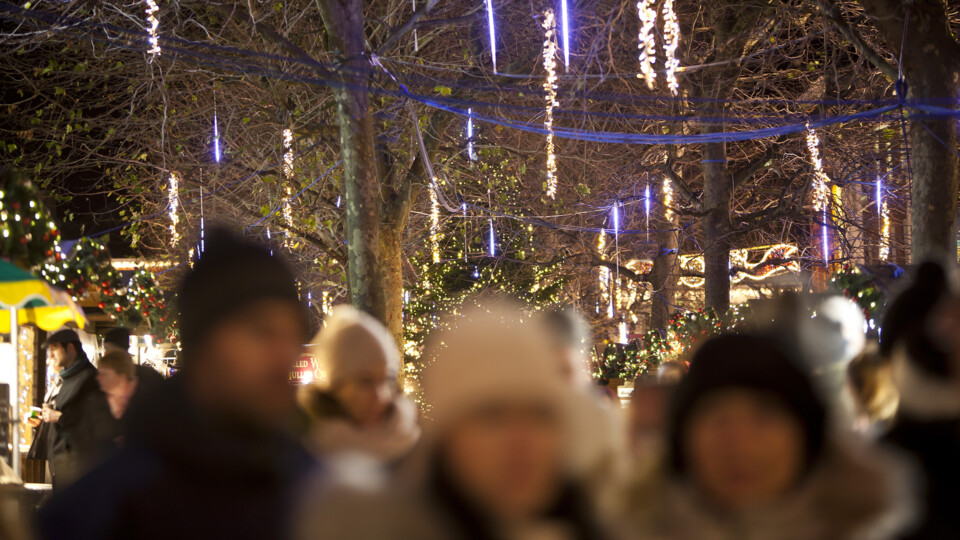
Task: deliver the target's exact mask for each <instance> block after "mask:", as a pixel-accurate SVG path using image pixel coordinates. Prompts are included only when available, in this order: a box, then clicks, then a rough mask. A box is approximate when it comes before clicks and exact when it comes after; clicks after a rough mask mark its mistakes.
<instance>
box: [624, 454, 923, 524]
mask: <svg viewBox="0 0 960 540" xmlns="http://www.w3.org/2000/svg"><path fill="white" fill-rule="evenodd" d="M825 451H826V453H825V455H824V457H823V459H822V460H821V461H820V463H819V465H817V467H816V468H815V469H814V470H813V471H812V472H811V473H810V475H809V477H808V478H807V479H806V480H805V481H804V482H803V484H802V485H801V486H799V487H798V489H797V490H796V491H794V492H793V493H792V494H790V495H788V496H787V497H785V498H784V500H782V501H780V502H778V503H776V504H773V505H770V506H768V507H764V508H757V509H754V510H751V511H748V512H740V513H736V514H732V513H728V512H727V513H725V512H721V511H719V510H717V509H715V508H713V507H711V506H710V505H709V504H708V503H706V502H704V501H703V499H701V498H700V496H699V495H698V494H697V493H695V491H694V489H693V488H692V487H691V486H689V485H687V484H686V483H684V482H682V481H681V480H678V479H675V478H671V477H669V476H667V473H666V468H665V467H658V468H656V469H655V471H654V472H653V473H652V474H648V476H647V477H646V478H643V479H639V480H638V481H637V482H636V483H635V484H634V486H633V488H632V489H631V490H630V493H629V496H628V497H627V498H626V499H625V500H626V501H628V502H627V504H628V505H629V508H627V509H626V515H627V518H626V519H625V520H622V521H623V522H625V523H627V524H628V527H627V529H626V530H625V534H624V535H623V536H624V537H625V538H638V539H639V538H642V539H654V540H812V539H818V540H819V539H830V540H861V539H862V540H874V539H876V540H882V539H888V538H892V537H894V535H895V534H896V533H897V532H899V531H902V530H903V529H904V527H905V526H906V525H908V524H909V523H910V521H911V518H912V515H913V512H912V509H911V507H910V506H911V505H910V502H909V501H910V497H909V493H910V489H911V482H910V475H909V474H908V473H907V471H906V469H905V468H904V465H903V464H901V463H900V462H899V460H897V459H896V458H895V457H894V456H892V455H888V454H887V453H884V452H881V451H878V450H876V449H867V448H856V447H854V445H853V443H849V442H844V443H838V442H835V441H831V442H830V443H828V446H827V448H826V449H825Z"/></svg>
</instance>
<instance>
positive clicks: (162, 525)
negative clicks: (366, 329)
mask: <svg viewBox="0 0 960 540" xmlns="http://www.w3.org/2000/svg"><path fill="white" fill-rule="evenodd" d="M177 308H178V310H179V316H180V331H181V337H182V347H183V349H182V353H183V368H182V369H181V370H180V371H179V372H178V373H177V374H176V375H174V376H173V377H171V378H170V379H168V380H166V381H162V382H160V383H159V385H158V386H157V388H156V389H155V390H154V391H153V392H152V393H151V394H150V395H149V397H148V398H147V399H144V400H143V401H140V402H139V404H137V403H135V402H134V401H131V402H130V406H129V408H128V410H127V412H126V413H125V414H124V420H125V422H126V425H125V433H124V437H123V447H122V448H121V449H120V451H119V452H117V453H115V454H114V455H113V457H112V458H111V459H110V460H108V461H107V462H106V463H103V464H102V465H101V466H100V467H98V468H97V469H95V470H93V471H92V472H91V473H90V474H89V475H88V476H86V477H84V478H81V479H80V480H79V481H78V482H77V483H76V484H74V485H73V486H71V487H70V488H69V489H68V490H67V491H64V492H63V493H62V494H61V495H59V496H57V497H54V498H53V499H51V500H50V502H49V503H47V504H45V505H44V507H43V510H42V515H41V516H40V519H39V520H38V523H39V526H40V529H41V535H40V538H75V539H78V540H84V539H90V540H93V539H95V538H140V539H157V540H159V539H165V538H232V539H238V540H242V539H250V540H253V539H261V538H276V539H281V540H282V539H285V538H289V537H290V530H289V527H290V523H291V520H292V516H291V513H292V508H293V507H294V506H295V504H294V503H295V500H296V499H295V496H296V494H297V493H299V491H300V489H301V485H302V483H303V481H304V480H305V479H306V478H309V477H310V476H311V470H312V467H313V464H314V460H313V459H312V458H311V456H310V455H309V454H308V453H307V452H306V450H305V449H304V448H303V447H302V446H301V445H300V444H299V442H298V437H297V435H298V433H296V429H295V428H296V427H297V424H298V422H299V421H300V418H299V417H298V413H297V408H296V387H295V386H293V385H292V384H291V383H290V373H291V371H292V370H293V368H294V365H295V364H296V362H297V361H298V360H300V358H301V357H302V355H303V345H304V343H306V341H307V339H308V338H309V335H310V334H309V324H308V321H309V319H308V318H307V314H306V311H305V310H304V308H303V306H302V304H301V303H300V301H299V299H298V295H297V288H296V285H295V283H294V278H293V275H292V274H291V273H290V271H289V270H288V269H287V267H286V266H285V265H284V264H283V262H282V261H281V260H280V259H278V258H274V257H271V256H270V253H269V252H268V251H267V250H265V249H263V248H261V247H259V246H256V245H253V244H250V243H248V242H245V241H243V240H241V239H239V238H237V237H236V236H233V235H231V234H229V233H226V232H224V231H216V232H215V233H213V234H210V235H209V236H208V237H207V239H206V250H205V251H204V253H203V257H202V258H201V259H200V260H199V261H198V262H197V263H196V264H195V265H194V267H193V268H192V269H191V270H189V271H188V272H187V274H186V276H185V277H184V278H183V281H182V282H181V284H180V289H179V294H178V298H177ZM107 414H109V413H107ZM156 501H164V512H163V513H157V512H155V511H153V510H149V509H150V508H153V507H155V506H156ZM167 512H169V514H167ZM168 515H173V516H176V519H169V518H168V517H167V516H168Z"/></svg>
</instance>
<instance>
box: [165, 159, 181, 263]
mask: <svg viewBox="0 0 960 540" xmlns="http://www.w3.org/2000/svg"><path fill="white" fill-rule="evenodd" d="M169 182H170V188H169V189H168V190H167V199H168V201H169V202H168V205H167V206H168V207H169V209H170V243H171V244H172V245H174V246H175V245H177V243H178V242H179V241H180V232H179V231H177V224H179V223H180V214H178V213H177V211H178V210H179V209H180V179H179V178H178V177H177V173H170V180H169Z"/></svg>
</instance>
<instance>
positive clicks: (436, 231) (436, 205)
mask: <svg viewBox="0 0 960 540" xmlns="http://www.w3.org/2000/svg"><path fill="white" fill-rule="evenodd" d="M430 250H431V252H432V253H433V262H434V263H439V262H440V200H439V198H437V179H436V178H434V179H433V183H432V184H431V185H430Z"/></svg>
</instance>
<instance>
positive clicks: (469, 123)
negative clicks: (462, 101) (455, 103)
mask: <svg viewBox="0 0 960 540" xmlns="http://www.w3.org/2000/svg"><path fill="white" fill-rule="evenodd" d="M467 157H468V158H470V161H476V160H477V154H476V153H475V152H474V151H473V109H467Z"/></svg>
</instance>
